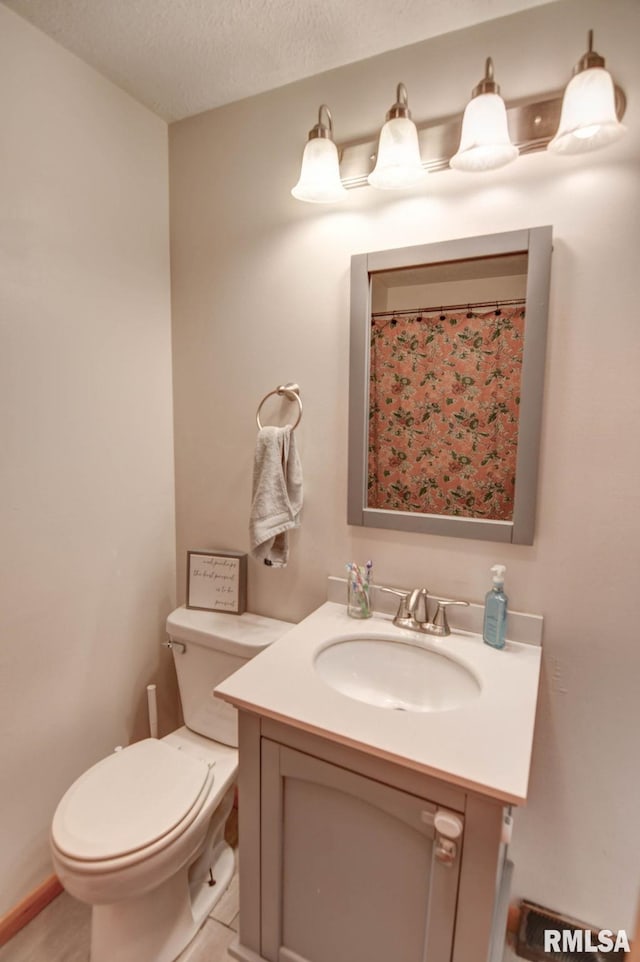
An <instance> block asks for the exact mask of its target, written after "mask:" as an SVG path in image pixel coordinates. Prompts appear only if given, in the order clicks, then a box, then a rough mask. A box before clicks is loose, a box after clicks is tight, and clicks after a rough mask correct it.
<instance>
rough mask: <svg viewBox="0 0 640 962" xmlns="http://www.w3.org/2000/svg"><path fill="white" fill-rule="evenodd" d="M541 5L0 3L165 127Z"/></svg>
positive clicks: (507, 0)
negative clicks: (160, 119)
mask: <svg viewBox="0 0 640 962" xmlns="http://www.w3.org/2000/svg"><path fill="white" fill-rule="evenodd" d="M545 2H548V0H4V3H5V6H7V7H9V8H10V9H12V10H14V11H15V12H16V13H18V14H20V16H22V17H24V18H25V19H26V20H29V21H30V22H31V23H33V24H34V25H35V26H36V27H38V28H39V29H41V30H43V31H44V32H45V33H46V34H48V35H49V36H50V37H52V38H53V39H54V40H57V41H58V43H60V44H62V46H63V47H66V48H67V49H68V50H71V51H72V52H73V53H75V54H77V55H78V56H79V57H81V58H82V59H83V60H84V61H86V62H87V63H89V64H91V66H93V67H95V68H96V69H97V70H98V71H100V73H102V74H104V75H105V76H106V77H108V78H109V79H110V80H112V81H113V82H114V83H116V84H117V85H118V86H119V87H122V88H123V89H124V90H126V91H128V92H129V93H130V94H131V95H132V96H133V97H135V98H136V99H137V100H139V101H141V102H142V103H144V104H146V105H147V107H149V108H150V109H151V110H153V111H154V112H155V113H157V114H160V116H162V117H164V118H165V119H166V120H169V121H171V120H178V119H180V118H182V117H188V116H190V115H191V114H196V113H200V112H201V111H203V110H209V109H210V108H212V107H219V106H220V105H221V104H225V103H230V102H231V101H234V100H239V99H241V98H242V97H248V96H251V95H253V94H257V93H261V92H263V91H265V90H270V89H272V88H274V87H279V86H281V85H283V84H286V83H291V82H292V81H295V80H300V79H301V78H303V77H309V76H312V75H313V74H316V73H321V72H322V71H323V70H329V69H331V68H333V67H339V66H343V65H344V64H347V63H352V62H354V61H356V60H362V59H363V58H365V57H371V56H375V55H376V54H379V53H383V52H384V51H385V50H392V49H394V48H396V47H402V46H405V45H407V44H410V43H415V42H417V41H419V40H426V39H427V38H429V37H435V36H438V35H439V34H442V33H448V32H449V31H451V30H458V29H461V28H463V27H468V26H471V25H472V24H475V23H481V22H482V21H485V20H492V19H494V18H495V17H501V16H505V15H507V14H510V13H515V12H517V11H519V10H524V9H525V8H527V7H535V6H538V5H540V4H542V3H545Z"/></svg>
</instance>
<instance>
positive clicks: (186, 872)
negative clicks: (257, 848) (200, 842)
mask: <svg viewBox="0 0 640 962" xmlns="http://www.w3.org/2000/svg"><path fill="white" fill-rule="evenodd" d="M216 848H217V851H216V852H214V860H213V868H212V874H213V877H214V879H215V883H216V884H215V885H213V886H210V885H209V884H208V881H206V880H203V881H200V882H199V883H198V884H197V886H196V887H195V888H194V885H193V882H191V884H190V881H189V879H190V868H189V866H185V867H184V868H182V869H181V870H180V871H179V872H178V873H177V874H175V875H173V876H171V878H169V879H167V881H166V882H164V883H163V884H162V885H160V886H159V887H158V888H155V889H152V890H151V891H150V892H147V893H146V895H142V896H140V897H139V898H137V899H128V900H126V901H124V902H114V903H113V904H111V905H94V907H93V912H92V917H91V955H90V960H91V962H114V960H116V959H117V960H118V962H174V960H175V959H176V958H177V957H178V956H179V955H180V953H181V952H182V950H183V949H184V948H185V947H186V946H187V945H188V944H189V942H190V941H191V940H192V939H193V938H194V937H195V935H196V934H197V932H198V930H199V929H200V927H201V926H202V925H203V923H204V922H205V920H206V918H207V916H208V915H209V914H210V912H211V911H212V910H213V908H214V906H215V905H216V904H217V902H218V901H219V900H220V898H221V897H222V895H223V894H224V892H225V890H226V889H227V887H228V885H229V882H230V881H231V879H232V877H233V873H234V870H235V855H234V853H233V850H232V849H231V848H230V847H229V845H227V843H226V842H224V841H223V842H221V843H220V844H219V845H218V846H216Z"/></svg>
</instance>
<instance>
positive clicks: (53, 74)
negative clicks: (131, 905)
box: [0, 5, 175, 914]
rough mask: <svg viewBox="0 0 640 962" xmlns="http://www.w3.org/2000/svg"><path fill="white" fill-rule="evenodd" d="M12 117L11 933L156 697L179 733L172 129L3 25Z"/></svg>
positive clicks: (6, 315) (5, 546)
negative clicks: (59, 810)
mask: <svg viewBox="0 0 640 962" xmlns="http://www.w3.org/2000/svg"><path fill="white" fill-rule="evenodd" d="M0 116H1V117H2V138H1V139H2V147H1V148H0V182H1V184H2V204H1V209H0V437H1V439H2V456H1V460H0V489H1V499H0V530H1V535H0V546H1V553H0V564H1V572H0V662H1V664H0V773H1V780H2V790H1V796H0V798H1V801H0V805H1V818H0V852H2V858H1V859H0V914H2V913H3V912H5V911H6V910H7V909H8V908H10V907H11V906H12V905H14V904H15V903H16V902H17V901H18V900H19V899H21V898H22V897H23V896H24V895H25V894H26V893H27V892H29V891H30V890H31V889H32V888H34V887H35V886H36V885H38V884H39V883H40V882H41V881H42V880H43V878H45V877H46V876H47V875H48V874H49V873H50V872H51V864H50V860H49V854H48V830H49V825H50V821H51V816H52V813H53V810H54V808H55V805H56V803H57V801H58V799H59V798H60V796H61V795H62V793H63V792H64V791H65V789H66V788H67V787H68V785H69V784H70V783H71V781H72V780H73V779H74V778H75V777H76V776H77V775H78V774H79V773H80V772H81V771H83V770H84V769H85V768H86V767H88V766H89V765H90V764H92V763H93V762H94V761H96V760H97V759H98V758H100V757H101V756H103V755H104V754H106V753H108V752H109V751H110V750H111V749H112V748H113V747H114V746H115V745H117V744H119V743H127V742H128V741H129V740H130V738H132V737H136V736H140V735H143V734H146V719H145V714H144V708H145V701H144V699H145V686H146V684H147V683H149V682H151V681H155V680H156V679H158V680H159V682H160V684H161V689H162V690H161V694H162V697H163V699H164V700H166V701H167V702H170V704H167V705H166V706H165V705H164V704H163V706H162V708H163V719H164V720H165V723H168V722H169V721H171V718H170V715H171V712H172V710H173V703H172V693H173V688H172V684H173V682H172V679H171V672H170V671H167V668H168V665H169V659H168V658H167V657H166V653H165V652H164V651H163V655H162V662H161V659H160V649H159V642H160V640H161V639H162V637H163V620H164V618H165V616H166V614H167V613H168V611H169V610H170V609H171V606H172V604H173V602H174V578H175V563H174V553H175V549H174V490H173V489H174V484H173V463H172V420H171V367H170V351H171V341H170V303H169V263H168V170H167V128H166V125H165V124H164V122H163V121H161V120H159V119H158V118H157V117H155V116H153V115H152V114H151V113H149V112H148V111H147V110H146V109H144V108H143V107H141V106H139V105H138V104H136V103H135V102H134V101H133V100H131V99H130V98H129V97H128V96H126V95H125V94H123V93H122V92H121V91H120V90H118V89H116V88H115V87H114V86H113V85H111V84H110V83H108V82H107V81H106V80H104V79H103V78H101V77H100V76H99V75H98V74H97V73H95V72H94V71H92V70H90V69H89V68H88V67H86V66H85V65H84V64H82V63H81V62H80V61H79V60H77V59H76V58H75V57H73V56H71V55H70V54H68V53H67V52H65V51H64V50H63V49H62V48H61V47H59V46H58V45H57V44H55V43H53V42H52V41H51V40H49V39H47V38H46V37H45V36H44V35H43V34H41V33H39V32H38V31H36V30H34V29H33V28H32V27H30V26H28V25H27V24H26V23H25V22H24V21H23V20H21V19H19V18H18V17H16V16H15V15H14V14H13V13H10V12H9V11H8V10H7V9H6V7H4V6H2V5H0ZM160 664H162V666H163V668H162V669H160ZM171 670H172V669H171Z"/></svg>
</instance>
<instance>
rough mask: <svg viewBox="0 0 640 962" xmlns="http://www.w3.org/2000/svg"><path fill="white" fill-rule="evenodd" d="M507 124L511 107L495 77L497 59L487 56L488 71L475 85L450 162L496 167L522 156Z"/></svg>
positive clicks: (465, 167) (463, 166)
mask: <svg viewBox="0 0 640 962" xmlns="http://www.w3.org/2000/svg"><path fill="white" fill-rule="evenodd" d="M518 153H519V151H518V148H517V147H515V146H514V145H513V144H512V143H511V138H510V136H509V128H508V126H507V108H506V107H505V105H504V100H503V99H502V97H501V96H500V87H499V86H498V84H497V83H496V82H495V80H494V79H493V60H492V59H491V57H487V62H486V65H485V74H484V77H483V79H482V80H481V81H480V83H479V84H478V85H477V86H476V87H474V88H473V92H472V94H471V100H470V101H469V103H468V104H467V106H466V107H465V110H464V116H463V118H462V134H461V136H460V146H459V147H458V152H457V153H455V154H454V155H453V157H452V158H451V160H450V161H449V164H450V166H451V167H453V168H454V169H455V170H467V171H480V170H496V169H497V168H498V167H504V166H506V164H510V163H511V162H512V161H514V160H515V159H516V157H517V156H518Z"/></svg>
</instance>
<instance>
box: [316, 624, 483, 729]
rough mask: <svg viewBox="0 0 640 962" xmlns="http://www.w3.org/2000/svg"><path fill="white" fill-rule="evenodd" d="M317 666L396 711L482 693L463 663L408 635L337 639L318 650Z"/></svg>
mask: <svg viewBox="0 0 640 962" xmlns="http://www.w3.org/2000/svg"><path fill="white" fill-rule="evenodd" d="M314 667H315V670H316V671H317V673H318V674H319V675H320V677H321V678H322V679H323V680H324V681H325V682H326V683H327V685H329V686H330V687H331V688H333V689H335V690H336V691H339V692H341V693H342V694H343V695H347V696H348V697H349V698H354V699H355V700H356V701H362V702H366V703H367V704H369V705H375V706H377V707H379V708H390V709H395V710H396V711H411V712H435V711H449V710H451V709H453V708H459V707H460V706H461V705H465V704H466V703H467V702H470V701H473V699H475V698H477V697H478V696H479V695H480V684H479V683H478V681H477V680H476V677H475V675H473V674H472V672H471V671H469V669H468V668H466V667H465V666H464V665H463V664H461V663H460V662H459V661H456V660H455V659H454V658H452V657H449V656H448V655H444V654H440V653H439V652H437V651H433V650H432V649H430V648H425V647H422V646H421V645H420V644H419V643H416V644H412V643H411V641H410V640H408V639H405V638H385V637H360V638H359V637H355V638H354V637H350V638H344V639H336V640H335V641H334V642H332V643H330V644H329V645H327V646H326V647H324V648H323V649H322V650H321V651H319V652H318V654H317V655H316V657H315V660H314Z"/></svg>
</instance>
